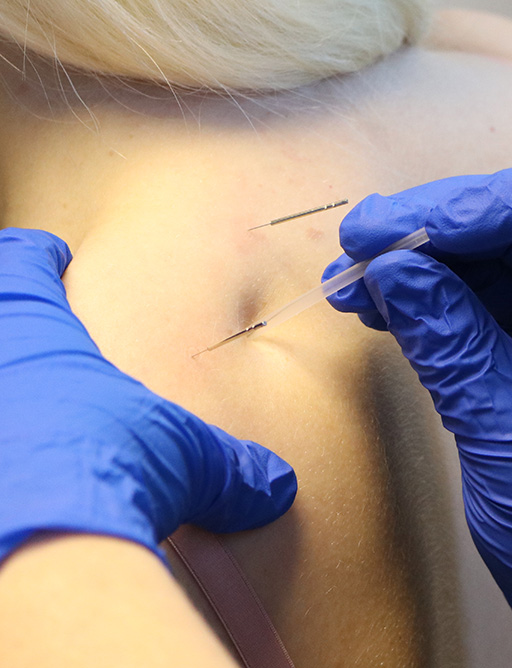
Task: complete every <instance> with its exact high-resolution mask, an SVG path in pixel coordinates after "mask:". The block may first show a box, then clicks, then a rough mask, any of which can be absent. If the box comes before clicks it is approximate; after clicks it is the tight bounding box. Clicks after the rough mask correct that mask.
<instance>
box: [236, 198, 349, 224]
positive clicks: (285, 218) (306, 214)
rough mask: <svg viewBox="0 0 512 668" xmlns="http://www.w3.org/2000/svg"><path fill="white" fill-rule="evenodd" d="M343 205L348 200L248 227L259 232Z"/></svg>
mask: <svg viewBox="0 0 512 668" xmlns="http://www.w3.org/2000/svg"><path fill="white" fill-rule="evenodd" d="M343 204H348V199H342V200H340V201H339V202H331V203H330V204H324V206H317V207H315V208H314V209H308V210H307V211H301V212H300V213H292V214H290V215H289V216H283V217H282V218H275V219H274V220H271V221H270V223H263V225H256V226H255V227H250V228H249V231H251V230H259V228H260V227H268V226H269V225H278V224H279V223H285V222H286V221H287V220H293V219H294V218H302V216H309V215H310V214H311V213H318V212H319V211H327V209H334V208H335V207H337V206H343Z"/></svg>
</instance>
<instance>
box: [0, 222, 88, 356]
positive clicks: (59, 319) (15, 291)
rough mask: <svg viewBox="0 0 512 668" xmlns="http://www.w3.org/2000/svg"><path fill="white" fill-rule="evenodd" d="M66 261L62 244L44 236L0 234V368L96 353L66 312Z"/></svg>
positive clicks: (27, 232)
mask: <svg viewBox="0 0 512 668" xmlns="http://www.w3.org/2000/svg"><path fill="white" fill-rule="evenodd" d="M71 258H72V256H71V252H70V250H69V248H68V246H67V244H66V243H65V242H64V241H63V240H62V239H59V238H58V237H56V236H55V235H53V234H50V233H49V232H44V231H42V230H27V229H21V228H7V229H4V230H1V231H0V366H4V365H8V364H12V363H14V362H15V361H20V360H21V359H22V358H26V359H30V358H31V356H33V355H38V356H41V355H43V354H45V355H50V354H52V353H54V352H57V351H58V352H65V351H66V350H68V351H69V352H74V353H76V352H78V351H79V350H82V351H83V352H89V353H90V352H93V353H95V354H96V353H97V352H98V350H97V347H96V346H95V344H94V343H93V342H92V341H91V339H90V337H89V335H88V334H87V332H86V330H85V328H84V327H83V325H82V324H81V323H80V322H79V320H78V319H77V318H76V317H75V316H74V315H73V314H72V313H71V309H70V307H69V304H68V301H67V299H66V291H65V288H64V285H63V283H62V281H61V279H60V276H61V274H62V273H63V272H64V270H65V269H66V267H67V266H68V264H69V262H70V261H71ZM18 316H19V317H18ZM20 344H22V345H20Z"/></svg>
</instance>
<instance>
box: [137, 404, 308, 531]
mask: <svg viewBox="0 0 512 668" xmlns="http://www.w3.org/2000/svg"><path fill="white" fill-rule="evenodd" d="M153 396H154V404H153V406H152V408H151V416H150V417H151V419H150V420H149V421H148V420H147V419H145V420H144V425H143V426H144V434H143V436H144V438H145V440H146V442H147V443H148V447H149V448H150V451H148V456H149V457H151V459H152V460H153V461H155V462H158V461H161V462H162V464H161V465H156V466H155V465H153V466H152V469H153V470H157V469H162V470H163V469H165V470H166V474H165V478H162V480H165V485H164V486H162V485H161V484H160V483H159V481H158V479H156V480H152V481H150V482H148V483H147V486H148V487H149V488H150V489H151V490H152V493H153V497H154V498H155V499H156V504H157V507H160V508H166V509H169V508H172V509H173V513H170V512H169V511H168V510H167V511H166V512H165V513H164V514H162V513H161V512H158V511H156V512H154V517H153V519H152V524H153V525H154V526H157V534H158V536H159V540H162V539H163V538H165V536H167V535H169V534H170V533H172V532H173V531H174V530H175V529H177V527H178V526H179V525H180V524H183V523H193V524H198V525H200V526H202V527H204V528H206V529H209V530H211V531H217V532H233V531H241V530H244V529H251V528H256V527H259V526H262V525H264V524H267V523H269V522H271V521H273V520H275V519H277V518H278V517H279V516H281V515H282V514H283V513H285V512H286V511H287V510H288V509H289V508H290V506H291V504H292V503H293V500H294V498H295V495H296V492H297V480H296V477H295V473H294V471H293V469H292V468H291V466H290V465H289V464H287V463H286V462H285V461H284V460H283V459H281V458H280V457H278V455H276V454H274V453H273V452H271V451H270V450H267V449H266V448H264V447H263V446H261V445H258V444H256V443H253V442H252V441H244V440H239V439H237V438H235V437H234V436H231V435H230V434H228V433H227V432H225V431H223V430H222V429H219V428H218V427H214V426H212V425H208V424H206V423H205V422H203V421H202V420H200V419H199V418H198V417H196V416H195V415H193V414H191V413H189V412H188V411H185V410H184V409H183V408H181V407H179V406H176V405H175V404H173V403H171V402H168V401H165V400H163V399H161V398H160V397H157V396H156V395H153ZM137 401H138V404H139V410H140V400H139V399H138V398H137ZM131 429H132V432H134V431H135V430H136V427H135V425H134V424H133V422H132V427H131ZM148 430H149V431H148ZM170 448H172V456H170ZM172 480H175V481H176V484H172V483H171V481H172ZM158 499H160V500H158ZM162 518H164V520H165V521H164V524H162Z"/></svg>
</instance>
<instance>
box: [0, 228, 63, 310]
mask: <svg viewBox="0 0 512 668" xmlns="http://www.w3.org/2000/svg"><path fill="white" fill-rule="evenodd" d="M71 258H72V256H71V251H70V250H69V248H68V246H67V244H66V243H65V242H64V241H63V240H62V239H59V237H56V236H55V235H53V234H50V233H49V232H44V231H42V230H26V229H22V228H15V227H11V228H6V229H4V230H0V289H1V290H2V292H3V293H7V292H8V293H9V294H11V295H13V296H14V295H16V296H19V298H21V299H23V298H25V297H26V296H27V295H31V297H32V298H39V299H49V300H51V299H54V300H55V301H57V302H58V303H61V300H62V297H65V290H64V286H63V285H62V282H61V280H60V277H61V275H62V274H63V273H64V270H65V269H66V267H67V266H68V264H69V263H70V261H71Z"/></svg>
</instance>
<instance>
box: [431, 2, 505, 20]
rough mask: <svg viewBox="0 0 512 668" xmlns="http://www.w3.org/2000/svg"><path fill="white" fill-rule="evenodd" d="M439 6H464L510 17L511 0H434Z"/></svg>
mask: <svg viewBox="0 0 512 668" xmlns="http://www.w3.org/2000/svg"><path fill="white" fill-rule="evenodd" d="M436 3H437V5H438V6H439V7H450V8H454V7H464V8H466V9H480V10H482V11H487V12H496V13H499V14H505V15H506V16H510V17H511V18H512V0H436Z"/></svg>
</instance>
